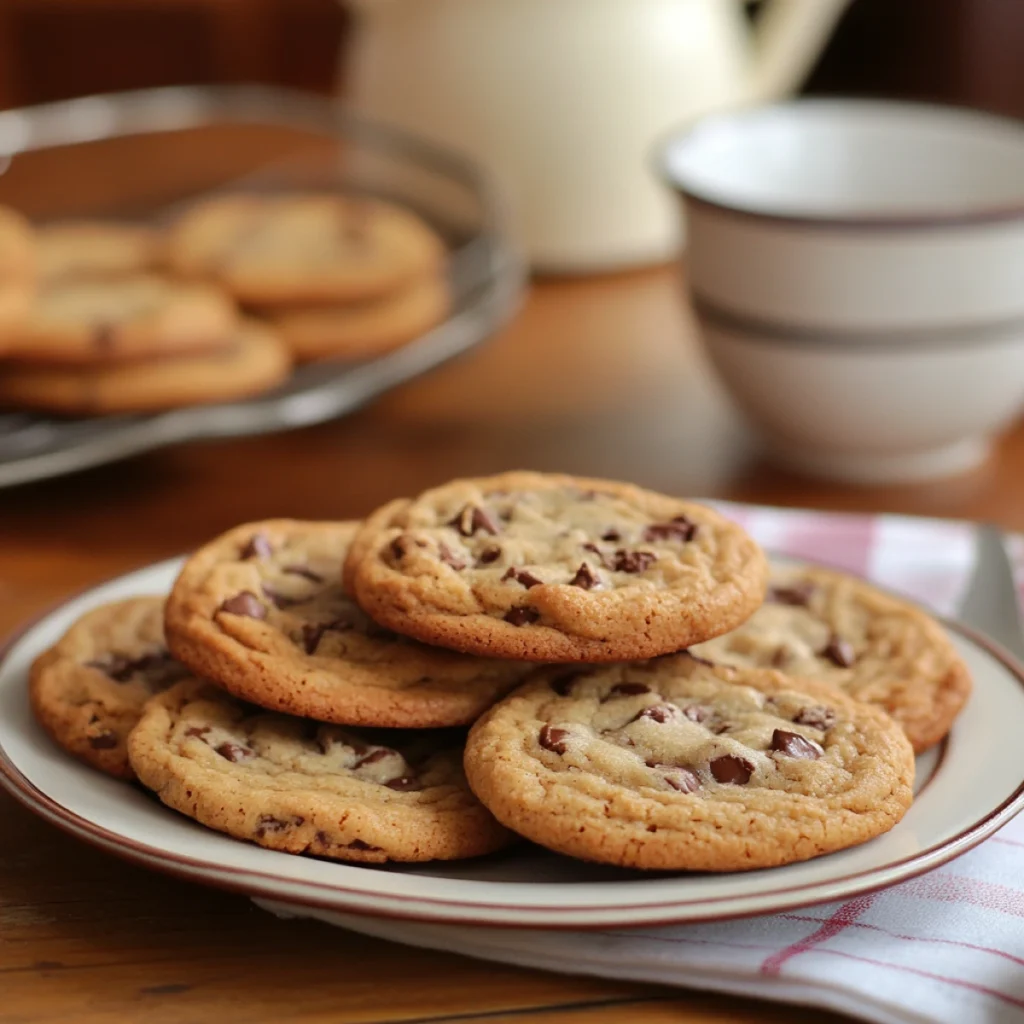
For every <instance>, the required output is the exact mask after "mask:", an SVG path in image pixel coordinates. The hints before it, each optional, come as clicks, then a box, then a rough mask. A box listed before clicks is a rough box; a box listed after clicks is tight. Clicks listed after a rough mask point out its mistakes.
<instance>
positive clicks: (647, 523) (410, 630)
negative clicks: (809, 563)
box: [346, 472, 768, 661]
mask: <svg viewBox="0 0 1024 1024" xmlns="http://www.w3.org/2000/svg"><path fill="white" fill-rule="evenodd" d="M767 573H768V569H767V563H766V561H765V558H764V555H763V554H762V552H761V550H760V549H759V548H758V546H757V545H756V544H755V543H754V542H753V541H752V540H751V539H750V538H749V537H748V536H747V535H746V534H745V533H744V532H743V530H742V529H741V528H740V527H739V526H736V525H735V524H734V523H731V522H729V521H728V520H726V519H724V518H723V517H722V516H720V515H719V514H718V513H716V512H714V511H712V510H710V509H707V508H704V507H703V506H701V505H697V504H694V503H692V502H686V501H679V500H677V499H675V498H669V497H665V496H664V495H660V494H654V493H652V492H650V491H644V490H641V489H640V488H638V487H633V486H631V485H629V484H620V483H612V482H610V481H606V480H586V479H582V478H577V477H571V476H559V475H553V474H551V475H548V474H542V473H527V472H513V473H505V474H503V475H500V476H494V477H488V478H484V479H477V480H457V481H455V482H453V483H449V484H446V485H444V486H443V487H438V488H436V489H434V490H431V491H427V492H426V493H424V494H422V495H420V496H419V497H418V498H414V499H412V500H408V501H400V502H393V503H392V504H390V505H388V506H386V507H385V508H383V509H381V510H379V511H378V512H376V513H374V514H373V515H371V516H370V518H369V519H368V520H367V521H366V523H365V525H364V526H363V529H362V530H361V531H360V533H359V535H358V536H357V538H356V541H355V543H354V544H353V548H352V554H351V555H350V557H349V559H348V561H347V564H346V577H347V587H348V588H349V589H350V592H351V593H353V594H354V595H355V597H356V599H357V600H358V602H359V604H360V605H361V606H362V608H363V609H364V610H365V611H366V612H368V613H369V614H370V615H371V616H372V617H373V618H374V619H375V620H376V621H377V622H380V623H381V624H382V625H385V626H387V627H389V628H391V629H394V630H396V631H398V632H400V633H404V634H406V635H408V636H412V637H415V638H416V639H418V640H423V641H425V642H427V643H433V644H439V645H441V646H444V647H450V648H452V649H454V650H458V651H464V652H466V653H470V654H480V655H486V656H491V657H505V658H519V659H525V660H533V661H620V660H626V659H633V658H645V657H651V656H654V655H658V654H665V653H668V652H671V651H678V650H680V649H681V648H683V647H686V646H688V645H690V644H693V643H697V642H699V641H701V640H707V639H710V638H711V637H713V636H717V635H718V634H720V633H725V632H727V631H728V630H730V629H733V628H735V627H736V626H737V625H739V624H740V623H741V622H743V621H744V620H745V619H746V618H747V617H748V616H749V615H750V614H751V613H752V612H753V611H754V610H755V609H756V608H757V606H758V605H759V604H760V603H761V599H762V597H763V595H764V589H765V584H766V580H767Z"/></svg>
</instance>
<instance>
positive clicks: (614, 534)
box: [601, 529, 622, 542]
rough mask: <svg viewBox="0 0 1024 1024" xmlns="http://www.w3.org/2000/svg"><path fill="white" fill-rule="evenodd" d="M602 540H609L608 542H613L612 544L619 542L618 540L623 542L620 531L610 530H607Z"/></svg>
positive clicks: (602, 535)
mask: <svg viewBox="0 0 1024 1024" xmlns="http://www.w3.org/2000/svg"><path fill="white" fill-rule="evenodd" d="M601 540H607V541H612V542H614V541H617V540H622V534H621V533H619V531H618V530H615V529H608V530H605V531H604V533H602V534H601Z"/></svg>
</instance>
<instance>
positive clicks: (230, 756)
mask: <svg viewBox="0 0 1024 1024" xmlns="http://www.w3.org/2000/svg"><path fill="white" fill-rule="evenodd" d="M216 750H217V753H218V754H220V756H221V757H223V758H224V759H225V760H226V761H231V762H232V763H234V764H237V763H238V762H239V761H244V760H245V759H246V758H247V757H252V756H253V752H252V751H251V750H250V749H249V748H248V747H242V746H239V745H238V744H237V743H222V744H221V745H220V746H219V747H217V748H216Z"/></svg>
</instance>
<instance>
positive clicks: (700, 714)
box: [683, 704, 711, 723]
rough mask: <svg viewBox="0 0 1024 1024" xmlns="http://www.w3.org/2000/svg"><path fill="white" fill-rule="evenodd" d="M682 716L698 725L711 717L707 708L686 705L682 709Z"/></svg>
mask: <svg viewBox="0 0 1024 1024" xmlns="http://www.w3.org/2000/svg"><path fill="white" fill-rule="evenodd" d="M683 714H684V715H685V716H686V717H687V718H688V719H689V720H690V721H691V722H698V723H700V722H706V721H707V720H708V719H709V718H710V717H711V712H710V711H709V710H708V709H707V708H704V707H701V706H700V705H699V704H687V705H686V707H685V708H683Z"/></svg>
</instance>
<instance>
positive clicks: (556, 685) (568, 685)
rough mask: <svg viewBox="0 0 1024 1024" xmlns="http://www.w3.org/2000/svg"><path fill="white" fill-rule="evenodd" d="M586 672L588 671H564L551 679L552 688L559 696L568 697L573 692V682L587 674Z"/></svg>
mask: <svg viewBox="0 0 1024 1024" xmlns="http://www.w3.org/2000/svg"><path fill="white" fill-rule="evenodd" d="M586 674H587V673H586V672H585V671H576V672H562V673H561V674H560V675H557V676H555V678H554V679H552V680H551V682H550V686H551V689H552V690H554V691H555V693H557V694H558V696H559V697H568V696H570V695H571V694H572V687H573V683H575V682H576V680H577V679H579V678H580V676H585V675H586Z"/></svg>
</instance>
